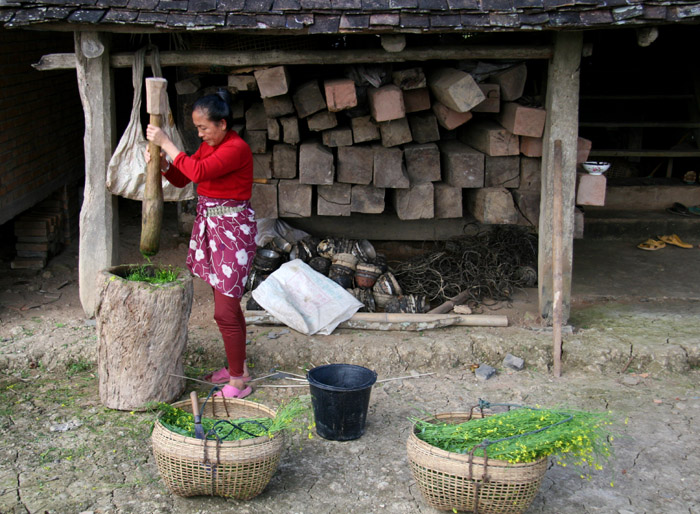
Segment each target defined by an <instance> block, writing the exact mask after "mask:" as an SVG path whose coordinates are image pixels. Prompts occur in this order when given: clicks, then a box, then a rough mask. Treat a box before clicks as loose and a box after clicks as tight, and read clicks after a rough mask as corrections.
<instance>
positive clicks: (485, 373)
mask: <svg viewBox="0 0 700 514" xmlns="http://www.w3.org/2000/svg"><path fill="white" fill-rule="evenodd" d="M474 374H475V375H476V378H478V379H479V380H488V379H489V378H491V377H492V376H494V375H495V374H496V369H495V368H493V367H491V366H489V365H488V364H482V365H481V366H479V367H478V368H476V370H475V371H474Z"/></svg>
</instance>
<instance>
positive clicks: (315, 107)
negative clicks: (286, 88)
mask: <svg viewBox="0 0 700 514" xmlns="http://www.w3.org/2000/svg"><path fill="white" fill-rule="evenodd" d="M292 100H293V101H294V107H295V108H296V110H297V114H298V115H299V117H300V118H306V117H307V116H311V115H312V114H314V113H316V112H318V111H321V110H323V109H325V108H326V101H325V100H324V99H323V94H321V88H319V87H318V82H317V81H316V80H312V81H309V82H306V83H305V84H302V85H301V86H299V88H298V89H297V90H296V92H295V93H294V96H293V97H292Z"/></svg>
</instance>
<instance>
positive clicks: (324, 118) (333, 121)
mask: <svg viewBox="0 0 700 514" xmlns="http://www.w3.org/2000/svg"><path fill="white" fill-rule="evenodd" d="M306 124H307V125H308V127H309V130H311V131H312V132H320V131H322V130H328V129H332V128H335V127H337V126H338V117H337V116H336V115H335V113H334V112H330V111H321V112H317V113H316V114H312V115H311V116H309V117H308V118H306Z"/></svg>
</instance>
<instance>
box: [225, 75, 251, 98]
mask: <svg viewBox="0 0 700 514" xmlns="http://www.w3.org/2000/svg"><path fill="white" fill-rule="evenodd" d="M228 88H229V89H230V90H231V92H232V93H234V94H235V93H238V92H240V91H257V90H258V83H257V82H256V81H255V77H254V76H253V75H229V76H228Z"/></svg>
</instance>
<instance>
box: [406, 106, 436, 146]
mask: <svg viewBox="0 0 700 514" xmlns="http://www.w3.org/2000/svg"><path fill="white" fill-rule="evenodd" d="M408 124H409V126H410V127H411V136H412V137H413V141H415V142H416V143H432V142H434V141H439V140H440V129H439V128H438V122H437V118H436V117H435V115H434V114H433V113H432V112H419V113H415V114H410V115H409V116H408Z"/></svg>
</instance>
